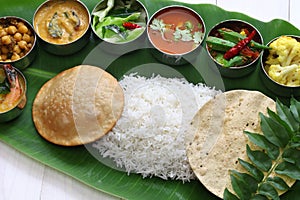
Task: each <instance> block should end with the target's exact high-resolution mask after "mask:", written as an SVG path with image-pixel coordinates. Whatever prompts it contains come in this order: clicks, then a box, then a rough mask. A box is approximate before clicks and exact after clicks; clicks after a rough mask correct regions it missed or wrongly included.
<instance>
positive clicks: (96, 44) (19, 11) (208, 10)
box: [0, 0, 300, 200]
mask: <svg viewBox="0 0 300 200" xmlns="http://www.w3.org/2000/svg"><path fill="white" fill-rule="evenodd" d="M0 2H1V5H5V6H1V7H0V13H1V14H0V15H1V16H11V15H13V16H18V17H22V18H24V19H26V20H27V21H29V22H30V23H31V24H32V19H33V15H34V12H35V10H36V9H37V8H38V6H39V5H40V4H41V3H42V2H43V1H42V0H13V1H6V0H0ZM82 2H83V3H84V4H85V5H86V6H87V7H88V9H89V10H90V12H91V11H92V9H93V7H94V6H95V5H96V4H97V3H98V1H97V0H82ZM141 2H142V3H144V5H145V7H146V8H147V10H148V13H149V16H151V15H152V14H153V13H154V12H155V11H157V10H158V9H160V8H162V7H164V6H169V5H176V4H179V5H185V6H187V7H190V8H192V9H194V10H195V11H196V12H198V13H199V14H200V15H201V16H202V18H203V20H204V22H205V26H206V30H207V31H208V30H209V29H210V28H211V27H212V26H214V25H215V24H217V23H218V22H220V21H223V20H225V19H230V18H236V19H242V20H245V21H248V22H250V23H251V24H253V25H254V26H255V27H256V28H257V29H258V30H259V31H260V33H261V34H262V36H263V39H264V42H265V43H267V42H269V41H270V40H271V39H273V38H275V37H277V36H279V35H282V34H295V35H300V31H299V29H297V28H296V27H294V26H293V25H292V24H290V23H288V22H286V21H283V20H279V19H274V20H272V21H270V22H262V21H259V20H256V19H253V18H251V17H249V16H247V15H244V14H242V13H238V12H228V11H226V10H223V9H221V8H219V7H217V6H215V5H210V4H186V3H179V2H175V1H167V0H141ZM105 45H106V44H103V42H102V41H101V40H99V39H98V38H97V37H95V36H94V35H93V34H91V37H90V41H89V43H88V44H87V45H86V46H85V47H84V48H83V49H82V50H80V51H79V52H77V53H75V54H72V55H69V56H57V55H52V54H50V53H48V52H46V51H45V50H44V49H43V47H42V46H40V45H38V55H37V57H36V58H35V60H34V62H33V63H32V64H31V65H30V66H29V67H28V68H26V69H25V70H23V73H24V75H25V77H26V79H27V85H28V91H27V97H28V102H27V106H26V108H25V110H24V112H23V113H22V114H21V116H20V117H18V118H17V119H15V120H13V121H10V122H8V123H3V124H0V140H1V141H2V142H4V143H6V144H8V145H10V146H11V147H13V148H15V149H17V150H18V151H20V152H22V153H24V154H25V155H27V156H29V157H31V158H33V159H35V160H37V161H39V162H41V163H43V164H45V165H47V166H49V167H51V168H54V169H56V170H58V171H60V172H62V173H65V174H67V175H69V176H71V177H73V178H75V179H77V180H78V181H81V182H83V183H84V184H87V185H89V186H90V187H93V188H95V189H98V190H101V191H104V192H106V193H109V194H112V195H115V196H118V197H122V198H124V199H181V200H192V199H207V200H209V199H218V197H216V196H214V195H213V194H212V193H210V192H209V191H207V190H206V188H205V187H204V186H203V185H202V184H201V183H200V182H199V181H198V180H193V181H191V182H186V183H183V182H182V181H177V180H162V179H160V178H155V177H154V178H142V177H141V176H140V175H137V174H130V175H128V174H127V173H125V172H122V171H119V170H116V169H113V168H110V167H108V166H106V165H104V164H102V163H101V162H99V161H98V159H97V158H95V156H93V155H92V154H91V153H90V151H89V150H88V148H87V147H86V146H78V147H62V146H57V145H54V144H51V143H49V142H47V141H45V140H44V139H43V138H41V137H40V135H39V134H38V133H37V131H36V130H35V127H34V124H33V122H32V115H31V108H32V103H33V100H34V98H35V95H36V94H37V92H38V91H39V89H40V88H41V86H42V85H43V84H44V83H45V82H46V81H48V80H49V79H50V78H52V77H53V76H55V75H56V74H57V73H59V72H61V71H63V70H65V69H68V68H70V67H74V66H76V65H80V64H91V65H96V66H100V67H102V68H104V69H105V70H107V71H108V72H109V73H111V74H112V75H114V76H115V77H116V78H118V79H120V78H121V77H122V76H123V75H124V74H128V73H131V72H140V73H143V75H148V76H150V75H151V74H152V73H159V74H162V75H163V76H178V75H180V76H183V77H185V78H186V79H187V80H188V81H190V82H192V83H198V82H205V83H206V84H207V85H209V86H214V87H216V88H217V89H221V90H223V91H227V90H233V89H249V90H258V91H261V92H263V93H265V94H266V95H268V96H270V97H272V98H274V99H275V98H276V96H275V95H274V94H273V93H272V92H271V91H269V90H268V89H267V88H265V86H264V85H263V84H262V82H261V80H260V78H259V63H258V64H257V68H256V70H255V71H254V72H253V73H251V74H250V75H248V76H246V77H243V78H237V79H228V78H223V77H221V76H220V75H219V74H217V73H215V72H214V71H213V70H212V69H211V67H210V65H211V61H210V60H209V58H208V56H207V53H206V51H205V49H204V48H203V49H201V50H200V51H199V56H198V57H197V59H195V61H193V62H191V63H188V64H186V65H182V66H173V67H170V66H166V65H162V64H160V62H159V61H157V59H155V58H154V57H153V55H152V54H151V51H150V50H149V48H148V45H147V42H144V41H142V42H141V43H139V45H141V46H140V47H141V48H139V49H137V48H136V47H128V48H127V47H126V49H123V50H122V49H121V48H119V47H118V48H116V47H109V48H107V46H105ZM204 45H205V42H203V43H202V46H203V47H204ZM114 48H116V49H115V50H116V51H117V50H119V51H121V52H119V54H114V53H112V52H106V50H108V49H112V50H113V51H114ZM141 65H143V66H144V68H143V70H139V67H138V66H141ZM151 66H153V67H151ZM144 69H147V70H144ZM299 196H300V183H299V181H298V182H296V184H295V185H294V186H293V187H292V188H291V190H290V191H288V192H287V193H286V194H284V195H282V196H281V199H286V200H288V199H297V197H299Z"/></svg>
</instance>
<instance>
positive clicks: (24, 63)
mask: <svg viewBox="0 0 300 200" xmlns="http://www.w3.org/2000/svg"><path fill="white" fill-rule="evenodd" d="M19 22H22V23H23V24H24V25H25V26H26V27H27V29H28V31H30V33H31V35H32V36H33V38H34V39H33V41H32V42H31V45H32V46H31V47H30V48H28V49H29V50H28V51H27V53H26V54H24V55H22V56H20V58H18V59H16V60H10V61H4V60H0V64H11V65H13V66H14V67H16V68H18V69H20V70H23V69H25V68H27V67H28V66H29V65H30V64H31V63H32V61H33V60H34V59H35V57H36V54H37V48H36V43H37V42H36V40H37V38H36V34H35V32H34V30H33V27H32V26H31V24H30V23H29V22H28V21H26V20H25V19H22V18H20V17H16V16H5V17H1V18H0V25H4V26H7V27H8V26H10V25H15V24H16V23H19ZM17 32H18V31H17ZM17 32H16V33H17ZM0 34H2V33H0ZM20 34H21V33H20ZM9 35H10V37H11V38H14V35H15V33H14V34H9ZM22 36H23V34H22ZM1 37H2V36H1ZM13 40H14V42H13V43H15V44H14V45H13V46H14V47H16V46H17V45H18V42H17V41H16V40H15V39H13ZM0 46H1V47H3V46H5V45H0ZM12 49H13V47H12ZM10 53H11V54H12V52H10Z"/></svg>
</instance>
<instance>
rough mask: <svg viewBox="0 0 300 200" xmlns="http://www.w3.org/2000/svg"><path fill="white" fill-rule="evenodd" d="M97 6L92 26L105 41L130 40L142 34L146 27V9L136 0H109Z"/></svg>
mask: <svg viewBox="0 0 300 200" xmlns="http://www.w3.org/2000/svg"><path fill="white" fill-rule="evenodd" d="M97 7H98V8H96V9H95V11H93V13H92V16H93V22H92V23H93V24H92V26H93V28H94V30H95V32H96V34H97V35H98V36H99V37H100V38H101V39H103V40H105V41H108V42H113V43H114V42H116V43H123V42H128V41H131V40H133V39H135V38H137V37H138V36H139V35H141V34H142V33H143V31H144V30H145V28H146V23H147V14H146V11H145V10H144V9H143V7H142V6H141V5H140V4H139V3H138V2H136V1H134V0H130V1H126V0H107V1H103V3H102V4H99V6H97Z"/></svg>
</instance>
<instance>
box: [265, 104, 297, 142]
mask: <svg viewBox="0 0 300 200" xmlns="http://www.w3.org/2000/svg"><path fill="white" fill-rule="evenodd" d="M268 114H269V117H270V118H272V119H273V120H274V121H276V122H277V123H278V124H280V125H281V126H283V127H284V128H285V130H286V131H287V134H288V135H289V137H290V138H291V137H293V132H294V131H293V130H292V128H291V127H290V125H289V124H288V123H287V122H285V121H284V120H282V119H281V118H280V116H279V115H278V114H277V113H275V112H273V111H272V110H270V109H268Z"/></svg>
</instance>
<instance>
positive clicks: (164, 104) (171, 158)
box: [93, 74, 221, 182]
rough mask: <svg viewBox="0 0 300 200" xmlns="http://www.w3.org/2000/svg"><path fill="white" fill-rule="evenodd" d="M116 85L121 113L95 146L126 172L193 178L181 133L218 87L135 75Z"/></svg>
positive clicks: (161, 176)
mask: <svg viewBox="0 0 300 200" xmlns="http://www.w3.org/2000/svg"><path fill="white" fill-rule="evenodd" d="M120 84H121V86H122V88H123V89H124V95H125V106H124V111H123V114H122V116H121V118H120V119H119V121H118V122H117V124H116V126H115V127H114V128H113V130H112V131H111V132H110V133H108V134H107V135H106V136H104V137H103V138H102V139H100V140H99V141H97V142H95V143H94V144H93V147H95V148H97V149H98V150H99V152H100V154H101V155H102V156H103V157H108V158H110V159H112V160H113V161H114V162H115V163H116V165H117V166H118V167H123V168H125V170H126V172H127V173H128V174H130V173H138V174H141V175H142V176H143V177H152V176H158V177H160V178H162V179H166V180H167V179H178V180H182V181H184V182H185V181H189V180H191V179H194V178H195V177H194V174H193V172H192V170H191V168H190V166H189V163H188V160H187V156H186V151H185V137H184V135H185V132H186V130H187V127H188V125H189V123H190V122H191V120H192V118H193V117H194V115H195V114H196V112H197V111H198V110H199V108H200V107H201V106H202V105H203V104H204V103H206V102H207V101H208V100H210V99H211V98H213V97H214V96H215V95H216V94H218V93H220V92H221V91H217V90H215V89H214V88H209V87H207V86H205V85H204V84H197V85H193V84H191V83H189V82H187V81H186V80H185V79H178V78H164V77H161V76H153V77H151V78H146V77H141V76H138V75H136V74H131V75H129V76H125V77H124V79H122V80H121V81H120Z"/></svg>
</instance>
